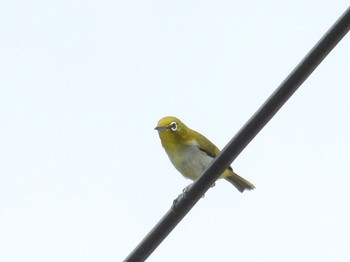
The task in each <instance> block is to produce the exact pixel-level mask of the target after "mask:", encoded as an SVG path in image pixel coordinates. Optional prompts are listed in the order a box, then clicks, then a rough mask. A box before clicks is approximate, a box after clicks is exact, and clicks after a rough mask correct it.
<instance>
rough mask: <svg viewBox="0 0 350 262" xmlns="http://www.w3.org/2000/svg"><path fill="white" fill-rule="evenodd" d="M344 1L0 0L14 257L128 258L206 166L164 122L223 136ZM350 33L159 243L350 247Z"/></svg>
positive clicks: (218, 249)
mask: <svg viewBox="0 0 350 262" xmlns="http://www.w3.org/2000/svg"><path fill="white" fill-rule="evenodd" d="M348 5H349V2H348V1H347V0H336V1H334V0H328V1H319V0H318V1H316V0H310V1H305V0H296V1H275V0H267V1H228V0H227V1H224V0H222V1H221V0H219V1H206V0H202V1H198V0H197V1H194V0H186V1H183V0H177V1H166V0H165V1H164V0H163V1H154V0H150V1H140V0H135V1H118V0H116V1H108V0H107V1H104V0H102V1H89V0H88V1H79V0H70V1H64V0H63V1H62V0H61V1H38V0H37V1H35V0H34V1H22V0H17V1H16V0H15V1H1V2H0V33H1V41H0V261H3V262H19V261H21V262H22V261H35V262H44V261H45V262H46V261H50V262H61V261H68V262H70V261H74V262H75V261H84V262H90V261H91V262H93V261H111V262H112V261H122V260H123V259H124V258H125V257H126V256H127V255H128V254H129V253H130V252H131V251H132V250H133V249H134V248H135V246H136V245H137V244H138V243H139V242H140V241H141V239H142V238H143V237H144V236H145V235H146V234H147V233H148V232H149V231H150V230H151V228H152V227H153V226H154V225H155V224H156V223H157V222H158V220H159V219H160V218H161V217H162V216H163V215H164V214H165V212H166V211H167V210H168V209H169V208H170V206H171V204H172V201H173V199H175V198H176V197H177V195H178V194H180V193H181V191H182V189H183V188H184V187H185V186H187V185H188V184H189V183H190V182H191V181H190V180H186V179H185V178H183V177H182V176H181V175H180V174H179V173H178V172H177V171H176V169H175V168H174V167H173V166H172V165H171V163H170V161H169V160H168V158H167V155H166V154H165V152H164V150H163V148H162V147H161V144H160V140H159V137H158V134H157V132H156V131H154V127H155V126H156V123H157V121H158V120H159V119H160V118H161V117H163V116H167V115H174V116H177V117H178V118H180V119H181V120H183V122H185V123H186V124H187V125H188V126H189V127H191V128H192V129H195V130H197V131H199V132H201V133H202V134H204V135H205V136H206V137H208V138H209V139H210V140H212V141H213V142H214V143H215V144H216V145H217V146H218V147H219V148H222V147H224V146H225V145H226V143H227V142H228V141H229V140H230V139H231V138H232V137H233V136H234V134H235V133H236V132H237V131H238V130H239V129H240V128H241V126H242V125H243V124H244V123H245V122H246V121H247V120H248V119H249V117H250V116H251V115H252V114H253V113H254V112H255V111H256V110H257V109H258V108H259V107H260V105H261V104H262V103H263V102H264V101H265V100H266V98H267V97H268V96H269V95H270V94H271V93H272V92H273V90H274V89H275V88H276V87H277V86H278V85H279V84H280V83H281V81H283V79H284V78H285V77H286V76H287V75H288V74H289V73H290V71H291V70H292V69H293V68H294V67H295V66H296V65H297V63H298V62H299V61H300V60H301V59H302V58H303V57H304V56H305V54H306V53H307V52H308V51H309V50H310V49H311V48H312V47H313V45H314V44H315V43H316V42H317V41H318V40H319V39H320V37H321V36H322V35H323V34H324V33H325V32H326V31H327V30H328V29H329V27H330V26H331V25H332V24H333V23H334V22H335V21H336V20H337V19H338V18H339V17H340V15H341V14H342V13H343V12H344V11H345V10H346V8H347V7H348ZM349 87H350V36H349V35H347V36H346V37H345V38H344V39H343V41H342V42H341V43H340V44H339V45H338V46H337V47H336V48H335V49H334V50H333V51H332V52H331V53H330V55H329V56H328V57H327V58H326V59H325V60H324V62H323V63H322V64H321V66H320V67H319V68H317V70H316V71H315V72H314V73H313V74H312V76H311V77H310V78H309V79H308V80H307V81H306V82H305V83H304V84H303V85H302V87H301V88H300V89H299V90H298V91H297V93H296V94H295V95H294V96H293V97H292V98H291V99H290V101H288V103H287V104H286V105H285V106H284V107H283V108H282V110H280V112H279V113H278V114H277V115H276V117H275V118H273V119H272V121H271V122H270V123H269V124H268V125H267V126H266V127H265V128H264V129H263V130H262V132H261V133H260V134H259V135H258V136H257V137H256V138H255V139H254V140H253V141H252V142H251V144H249V145H248V147H247V148H246V149H245V150H244V151H243V152H242V154H241V155H240V156H239V157H238V158H237V159H236V161H235V162H234V163H233V168H234V170H235V171H236V172H237V173H238V174H240V175H241V176H243V177H244V178H246V179H248V180H249V181H251V182H252V183H253V184H254V185H255V186H256V189H255V190H254V191H251V192H245V193H243V194H240V193H239V192H238V191H237V190H236V189H235V188H234V187H233V186H232V185H231V184H229V183H227V182H226V181H220V182H218V183H216V186H215V187H213V188H211V189H210V190H209V192H207V194H206V195H205V198H203V199H201V200H200V201H199V202H198V204H197V205H196V206H195V207H194V208H193V209H192V210H191V212H190V213H189V214H188V215H187V216H186V218H185V219H184V220H183V221H182V222H181V223H180V224H179V225H178V226H177V227H176V228H175V230H174V231H173V232H172V233H171V234H170V235H169V237H168V238H167V239H166V240H165V241H164V242H163V243H162V244H161V245H160V246H159V248H158V249H157V250H156V251H155V252H154V253H153V254H152V255H151V256H150V258H149V261H153V262H162V261H168V262H173V261H174V262H175V261H176V262H177V261H240V262H245V261H249V262H254V261H256V262H261V261H269V262H280V261H287V262H288V261H299V262H304V261H305V262H306V261H307V262H309V261H318V262H323V261H325V262H326V261H350V254H349V243H350V226H349V221H350V206H349V199H350V192H349V183H350V172H349V170H350V161H349V159H350V139H349V134H350V117H349V116H350V105H349V97H350V89H349Z"/></svg>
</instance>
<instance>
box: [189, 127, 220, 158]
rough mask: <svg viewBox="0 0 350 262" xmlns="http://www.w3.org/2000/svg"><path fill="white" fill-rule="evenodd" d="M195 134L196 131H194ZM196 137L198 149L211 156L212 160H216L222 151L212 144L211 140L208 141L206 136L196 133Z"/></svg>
mask: <svg viewBox="0 0 350 262" xmlns="http://www.w3.org/2000/svg"><path fill="white" fill-rule="evenodd" d="M194 132H195V131H194ZM196 137H197V138H198V140H199V141H198V147H199V149H200V150H201V151H203V152H204V153H206V154H207V155H208V156H211V157H212V158H215V157H216V156H217V155H218V154H219V153H220V150H219V148H217V147H216V146H215V145H214V144H213V143H212V142H210V140H209V139H207V138H206V137H205V136H203V135H201V134H199V133H198V132H196Z"/></svg>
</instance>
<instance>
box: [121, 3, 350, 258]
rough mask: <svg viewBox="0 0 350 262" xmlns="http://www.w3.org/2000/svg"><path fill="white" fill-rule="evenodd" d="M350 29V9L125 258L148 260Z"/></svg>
mask: <svg viewBox="0 0 350 262" xmlns="http://www.w3.org/2000/svg"><path fill="white" fill-rule="evenodd" d="M349 29H350V8H348V9H347V10H346V11H345V13H344V14H343V15H342V16H341V17H340V18H339V19H338V20H337V21H336V22H335V23H334V25H333V26H332V27H331V28H330V29H329V30H328V31H327V32H326V34H325V35H324V36H323V37H322V38H321V40H320V41H319V42H318V43H317V44H316V45H315V46H314V47H313V48H312V49H311V51H310V52H309V53H308V54H307V55H306V56H305V58H304V59H303V60H302V61H301V62H300V63H299V64H298V65H297V66H296V67H295V69H294V70H293V71H292V72H291V73H290V74H289V75H288V76H287V78H286V79H285V80H284V81H283V82H282V83H281V84H280V86H279V87H278V88H277V89H276V90H275V92H274V93H273V94H272V95H271V96H270V97H269V98H268V99H267V100H266V102H265V103H264V104H263V105H262V106H261V107H260V108H259V110H258V111H257V112H256V113H255V114H254V115H253V116H252V117H251V118H250V119H249V120H248V121H247V123H246V124H245V125H244V126H243V127H242V128H241V129H240V130H239V131H238V133H237V134H236V135H235V136H234V137H233V138H232V139H231V141H230V142H229V143H228V144H227V145H226V147H225V148H224V149H223V150H222V151H221V153H220V155H219V156H218V157H217V158H215V160H214V161H213V162H212V163H211V164H210V165H209V166H208V168H207V169H206V170H205V171H204V172H203V174H202V176H200V177H199V178H198V179H197V180H196V181H195V182H194V183H193V184H192V186H191V187H190V189H189V190H188V191H187V193H186V194H185V196H184V195H180V196H179V197H178V199H177V200H175V202H174V205H173V207H172V209H170V210H169V211H168V212H167V213H166V214H165V215H164V216H163V218H162V219H161V220H160V221H159V222H158V224H157V225H156V226H155V227H154V228H153V229H152V230H151V231H150V232H149V233H148V235H147V236H146V237H145V238H144V239H143V240H142V241H141V242H140V244H139V245H138V246H137V247H136V248H135V249H134V250H133V251H132V252H131V253H130V254H129V256H128V257H127V258H126V259H125V260H124V261H125V262H134V261H137V262H138V261H145V260H146V259H147V258H148V257H149V256H150V255H151V253H152V252H153V251H154V250H155V249H156V248H157V247H158V245H159V244H160V243H161V242H162V241H163V240H164V239H165V238H166V237H167V235H168V234H169V233H170V232H171V231H172V230H173V229H174V228H175V226H176V225H177V224H178V223H179V222H180V221H181V219H182V218H183V217H184V216H185V215H186V214H187V213H188V212H189V211H190V210H191V208H192V207H193V206H194V205H195V204H196V203H197V202H198V200H199V199H200V198H201V197H202V196H203V195H204V194H205V192H206V191H207V190H208V189H209V188H210V187H211V185H213V183H214V182H215V181H216V180H217V178H218V177H219V176H220V175H221V174H222V173H223V172H224V171H225V169H226V168H227V167H228V166H229V165H230V164H231V163H232V162H233V160H235V159H236V157H237V156H238V155H239V154H240V153H241V152H242V151H243V149H244V148H245V147H246V146H247V145H248V144H249V143H250V141H251V140H252V139H253V138H254V137H255V136H256V135H257V134H258V133H259V132H260V130H261V129H262V128H263V127H264V126H265V125H266V124H267V123H268V122H269V121H270V119H271V118H272V117H273V116H274V115H275V114H276V113H277V111H278V110H279V109H280V108H281V107H282V106H283V104H284V103H285V102H286V101H287V100H288V99H289V98H290V97H291V96H292V95H293V94H294V92H295V91H296V90H297V89H298V88H299V87H300V86H301V84H302V83H303V82H304V81H305V80H306V79H307V78H308V77H309V75H310V74H311V73H312V72H313V71H314V70H315V68H316V67H317V66H318V65H319V64H320V63H321V62H322V60H323V59H324V58H325V57H326V56H327V55H328V54H329V52H330V51H331V50H332V49H333V48H334V47H335V46H336V45H337V44H338V43H339V42H340V40H341V39H342V38H343V37H344V36H345V35H346V33H347V32H348V31H349Z"/></svg>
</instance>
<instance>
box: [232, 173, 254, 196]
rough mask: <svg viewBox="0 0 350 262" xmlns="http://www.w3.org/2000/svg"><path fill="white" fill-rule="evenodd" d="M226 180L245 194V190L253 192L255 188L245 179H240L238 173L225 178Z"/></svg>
mask: <svg viewBox="0 0 350 262" xmlns="http://www.w3.org/2000/svg"><path fill="white" fill-rule="evenodd" d="M225 179H226V180H227V181H228V182H230V183H231V184H232V185H234V186H235V187H236V188H237V189H238V190H239V192H241V193H243V191H244V190H253V189H254V188H255V186H254V185H253V184H252V183H250V182H249V181H248V180H245V179H244V178H243V177H240V176H239V175H237V174H236V173H233V174H232V175H231V176H227V177H225Z"/></svg>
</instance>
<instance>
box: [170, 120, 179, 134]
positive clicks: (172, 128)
mask: <svg viewBox="0 0 350 262" xmlns="http://www.w3.org/2000/svg"><path fill="white" fill-rule="evenodd" d="M169 127H170V129H171V131H174V132H175V131H176V130H177V123H176V122H172V123H171V124H170V126H169Z"/></svg>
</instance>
